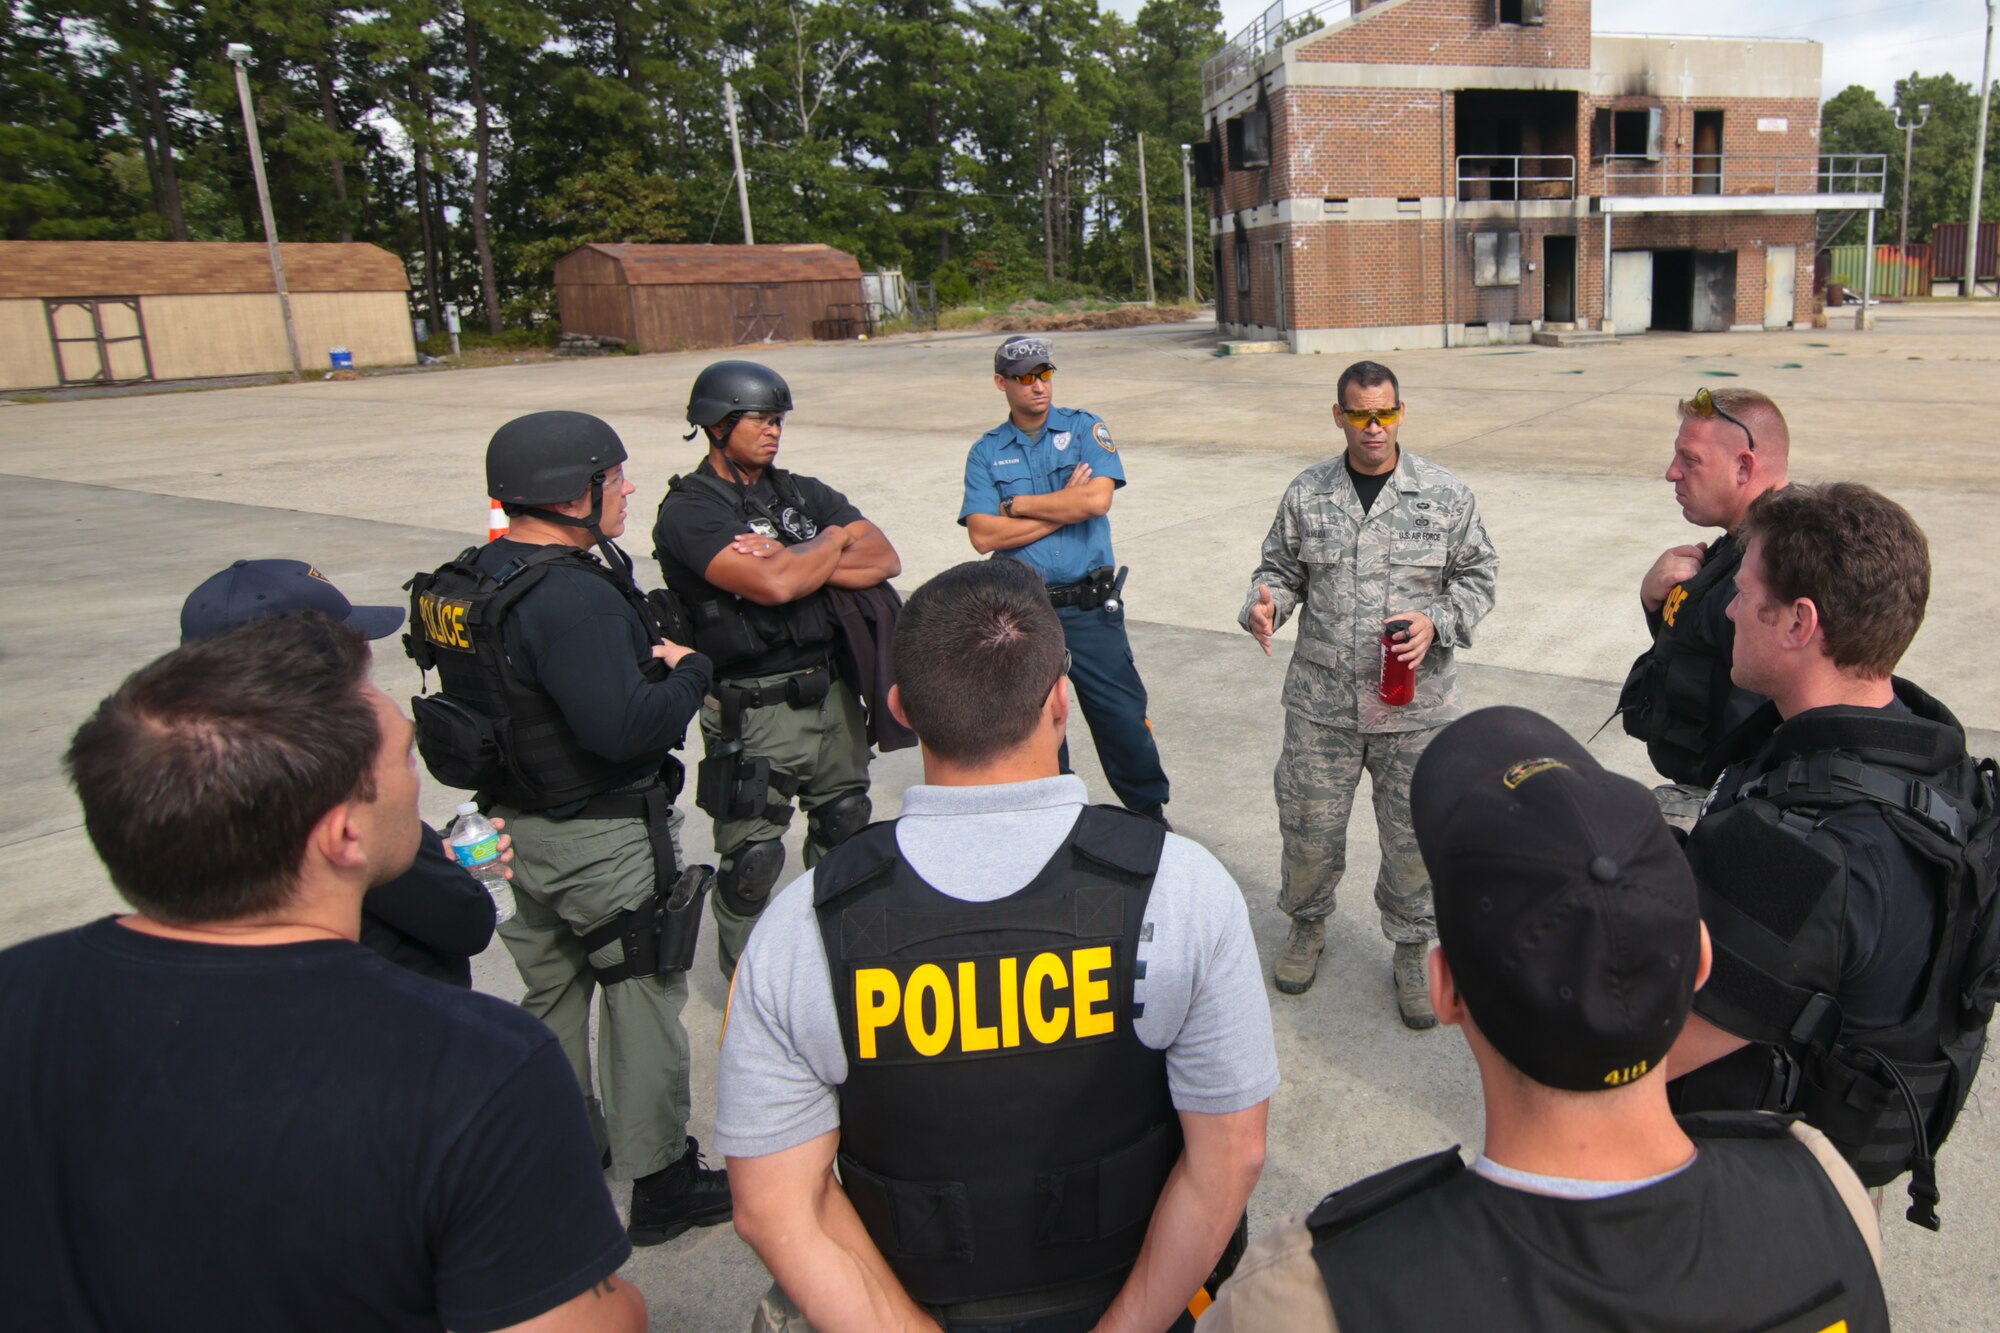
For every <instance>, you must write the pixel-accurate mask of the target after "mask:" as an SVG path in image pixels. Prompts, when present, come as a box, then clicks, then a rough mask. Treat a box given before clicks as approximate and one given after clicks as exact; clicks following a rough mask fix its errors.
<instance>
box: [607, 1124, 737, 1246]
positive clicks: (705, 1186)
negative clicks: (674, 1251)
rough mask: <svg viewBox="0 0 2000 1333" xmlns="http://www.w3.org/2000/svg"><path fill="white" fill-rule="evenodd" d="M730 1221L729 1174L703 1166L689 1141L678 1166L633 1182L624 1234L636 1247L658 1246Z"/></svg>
mask: <svg viewBox="0 0 2000 1333" xmlns="http://www.w3.org/2000/svg"><path fill="white" fill-rule="evenodd" d="M728 1220H729V1173H728V1172H727V1171H711V1170H708V1169H706V1168H704V1167H703V1166H702V1164H701V1145H700V1144H698V1143H696V1142H695V1141H694V1139H693V1138H692V1137H690V1138H689V1139H688V1146H687V1152H686V1153H685V1154H683V1155H682V1157H681V1159H680V1160H679V1161H677V1162H673V1163H670V1164H669V1165H667V1166H665V1167H663V1168H661V1169H660V1170H658V1171H655V1172H654V1173H653V1174H652V1175H650V1176H641V1177H639V1178H638V1179H637V1180H635V1181H633V1182H632V1220H631V1222H630V1223H629V1224H627V1226H626V1228H625V1234H626V1235H628V1236H630V1237H631V1238H632V1243H633V1244H634V1245H659V1244H661V1243H663V1242H665V1241H670V1240H672V1239H673V1238H674V1237H675V1236H678V1235H680V1234H681V1233H682V1232H683V1231H686V1230H687V1229H688V1228H689V1227H712V1226H714V1225H715V1224H716V1223H717V1222H727V1221H728Z"/></svg>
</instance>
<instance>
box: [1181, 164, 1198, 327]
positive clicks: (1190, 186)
mask: <svg viewBox="0 0 2000 1333" xmlns="http://www.w3.org/2000/svg"><path fill="white" fill-rule="evenodd" d="M1191 151H1193V150H1191V149H1190V148H1189V147H1188V146H1187V145H1186V144H1182V145H1181V216H1182V217H1184V218H1186V219H1187V280H1188V304H1189V305H1193V304H1194V303H1195V294H1194V173H1193V170H1192V168H1190V167H1189V165H1188V154H1189V153H1190V152H1191Z"/></svg>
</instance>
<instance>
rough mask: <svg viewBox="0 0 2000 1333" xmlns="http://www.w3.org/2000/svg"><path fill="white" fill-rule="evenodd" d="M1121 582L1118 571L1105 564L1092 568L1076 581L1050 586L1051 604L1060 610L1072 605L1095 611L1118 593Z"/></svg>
mask: <svg viewBox="0 0 2000 1333" xmlns="http://www.w3.org/2000/svg"><path fill="white" fill-rule="evenodd" d="M1119 582H1120V580H1119V577H1118V571H1117V570H1115V569H1113V568H1112V567H1111V566H1110V565H1105V566H1103V567H1102V568H1100V569H1093V570H1091V571H1090V572H1089V573H1088V574H1085V575H1084V576H1083V578H1082V579H1081V580H1079V581H1078V582H1076V583H1060V584H1057V585H1056V586H1055V587H1053V588H1050V589H1049V605H1051V606H1053V607H1055V608H1056V609H1057V610H1058V611H1060V610H1062V609H1063V608H1065V607H1071V606H1073V607H1075V608H1076V609H1077V610H1079V611H1095V610H1096V609H1097V608H1098V607H1100V606H1103V605H1104V604H1105V603H1106V602H1108V601H1110V600H1111V599H1112V598H1113V597H1116V596H1117V595H1118V584H1119Z"/></svg>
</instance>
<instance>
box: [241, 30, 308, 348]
mask: <svg viewBox="0 0 2000 1333" xmlns="http://www.w3.org/2000/svg"><path fill="white" fill-rule="evenodd" d="M222 53H223V54H224V55H226V56H228V57H229V62H230V63H231V64H232V65H234V66H236V97H237V100H238V101H240V102H242V103H243V134H244V137H245V138H247V139H248V140H249V141H250V173H251V175H253V176H254V177H256V179H257V206H258V207H259V208H261V209H262V210H263V211H264V243H265V244H266V245H267V246H269V247H270V250H271V281H272V282H274V283H276V284H277V287H278V310H279V312H280V313H281V314H283V315H284V317H285V346H286V347H287V348H288V349H289V350H290V351H291V354H292V378H293V379H295V380H302V379H304V378H305V374H304V372H303V371H302V370H301V369H300V368H299V334H298V330H297V329H296V328H294V327H293V326H292V293H291V291H290V289H288V288H287V287H286V286H285V261H284V258H283V257H282V256H281V255H279V253H278V220H277V218H275V217H274V216H272V213H271V185H270V182H269V181H267V180H265V179H264V142H263V140H261V139H259V138H258V137H257V117H256V115H255V113H253V112H252V111H251V109H250V75H249V73H248V72H247V69H246V67H247V66H248V65H249V63H250V48H249V47H247V46H245V45H244V44H243V43H241V42H231V43H230V44H229V45H228V46H226V47H224V48H223V52H222Z"/></svg>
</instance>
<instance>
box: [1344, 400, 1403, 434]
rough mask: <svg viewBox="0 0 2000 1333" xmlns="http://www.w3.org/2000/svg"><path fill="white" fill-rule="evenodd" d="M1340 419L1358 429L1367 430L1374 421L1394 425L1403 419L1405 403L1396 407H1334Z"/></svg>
mask: <svg viewBox="0 0 2000 1333" xmlns="http://www.w3.org/2000/svg"><path fill="white" fill-rule="evenodd" d="M1333 410H1334V411H1335V412H1336V413H1338V414H1339V416H1340V419H1341V420H1342V421H1345V422H1346V423H1347V424H1348V425H1350V426H1352V427H1354V428H1355V429H1356V430H1366V429H1367V428H1368V423H1369V422H1371V421H1373V422H1377V423H1379V424H1381V425H1384V426H1393V425H1395V424H1396V423H1397V422H1398V421H1401V420H1402V419H1403V405H1402V404H1401V403H1398V404H1396V406H1394V407H1336V408H1334V409H1333Z"/></svg>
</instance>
